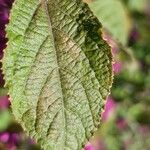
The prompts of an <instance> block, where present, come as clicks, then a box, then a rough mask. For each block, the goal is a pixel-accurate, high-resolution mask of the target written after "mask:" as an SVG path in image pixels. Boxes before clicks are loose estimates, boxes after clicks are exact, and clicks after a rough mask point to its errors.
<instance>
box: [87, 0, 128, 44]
mask: <svg viewBox="0 0 150 150" xmlns="http://www.w3.org/2000/svg"><path fill="white" fill-rule="evenodd" d="M89 4H90V8H91V9H92V11H93V12H94V14H95V15H96V16H97V17H98V19H99V20H101V22H102V24H103V26H104V27H105V28H106V29H108V30H109V32H110V33H111V34H112V35H113V36H114V38H115V39H117V40H118V41H119V42H121V43H122V44H123V45H126V44H127V40H128V35H129V31H130V28H131V27H130V19H129V16H128V14H127V12H126V10H125V8H124V6H123V4H122V3H121V1H119V0H95V1H93V2H91V3H89Z"/></svg>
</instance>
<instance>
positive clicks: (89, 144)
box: [85, 143, 95, 150]
mask: <svg viewBox="0 0 150 150" xmlns="http://www.w3.org/2000/svg"><path fill="white" fill-rule="evenodd" d="M85 150H95V149H94V147H93V145H92V144H91V143H88V144H87V145H86V146H85Z"/></svg>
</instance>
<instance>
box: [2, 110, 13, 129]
mask: <svg viewBox="0 0 150 150" xmlns="http://www.w3.org/2000/svg"><path fill="white" fill-rule="evenodd" d="M11 120H12V118H11V115H10V112H9V111H8V110H3V111H2V110H1V111H0V131H4V130H6V129H7V127H8V126H9V125H10V123H11Z"/></svg>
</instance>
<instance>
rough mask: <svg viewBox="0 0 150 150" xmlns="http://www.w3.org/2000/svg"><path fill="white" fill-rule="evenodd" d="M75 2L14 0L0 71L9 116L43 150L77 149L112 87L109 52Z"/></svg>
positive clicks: (94, 124) (89, 17) (89, 133)
mask: <svg viewBox="0 0 150 150" xmlns="http://www.w3.org/2000/svg"><path fill="white" fill-rule="evenodd" d="M100 30H101V24H100V23H99V21H98V20H97V18H96V17H95V16H94V15H93V13H92V12H91V11H90V9H89V8H88V6H87V4H84V3H82V2H81V1H80V0H40V1H39V0H32V1H31V0H17V1H16V2H15V4H14V7H13V10H12V13H11V17H10V23H9V25H8V27H7V35H8V38H9V42H8V46H7V49H6V51H5V55H4V58H3V72H4V74H5V80H6V86H7V87H8V88H9V94H10V99H11V103H12V110H13V113H14V115H15V117H16V119H17V120H18V122H20V123H21V125H22V126H23V128H24V129H25V131H26V132H27V133H28V134H29V135H30V136H31V137H33V138H35V139H36V140H37V142H39V143H40V144H41V146H42V148H44V149H45V150H81V149H82V147H83V146H84V144H85V143H86V142H87V140H89V138H90V137H91V136H92V134H93V132H94V131H95V130H96V129H97V128H98V125H99V123H100V121H99V119H100V118H99V117H100V113H101V112H102V110H103V106H104V101H105V99H106V97H107V95H108V94H109V91H110V87H111V84H112V58H111V50H110V48H109V46H108V45H107V44H106V42H105V41H104V40H103V39H102V37H101V32H100Z"/></svg>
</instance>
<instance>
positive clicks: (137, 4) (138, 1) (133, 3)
mask: <svg viewBox="0 0 150 150" xmlns="http://www.w3.org/2000/svg"><path fill="white" fill-rule="evenodd" d="M147 4H148V0H129V1H128V6H129V8H130V9H132V10H136V11H140V12H142V11H144V9H145V8H146V6H147Z"/></svg>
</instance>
